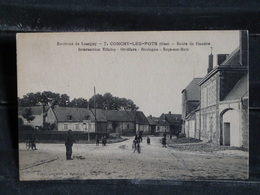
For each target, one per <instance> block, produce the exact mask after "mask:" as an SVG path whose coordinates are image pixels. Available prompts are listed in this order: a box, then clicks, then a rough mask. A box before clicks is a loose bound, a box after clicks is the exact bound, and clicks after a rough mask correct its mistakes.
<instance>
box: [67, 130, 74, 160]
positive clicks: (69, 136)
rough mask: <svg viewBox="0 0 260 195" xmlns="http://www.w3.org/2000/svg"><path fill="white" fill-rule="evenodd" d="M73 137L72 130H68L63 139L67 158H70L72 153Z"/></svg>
mask: <svg viewBox="0 0 260 195" xmlns="http://www.w3.org/2000/svg"><path fill="white" fill-rule="evenodd" d="M73 142H74V140H73V137H72V131H71V130H69V131H68V134H67V136H66V140H65V146H66V159H67V160H72V158H71V155H72V146H73Z"/></svg>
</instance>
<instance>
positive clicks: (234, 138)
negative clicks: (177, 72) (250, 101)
mask: <svg viewBox="0 0 260 195" xmlns="http://www.w3.org/2000/svg"><path fill="white" fill-rule="evenodd" d="M226 109H232V110H228V111H226V112H225V113H224V114H223V120H222V123H221V128H222V132H223V129H224V128H223V125H224V123H225V122H228V123H230V137H231V139H230V145H231V146H236V147H242V146H243V147H244V148H248V147H249V123H248V121H249V120H248V107H247V105H246V106H245V107H243V104H242V103H241V101H240V100H234V101H227V102H221V103H220V105H219V110H220V112H222V111H225V110H226Z"/></svg>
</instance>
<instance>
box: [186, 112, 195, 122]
mask: <svg viewBox="0 0 260 195" xmlns="http://www.w3.org/2000/svg"><path fill="white" fill-rule="evenodd" d="M195 119H196V115H195V112H191V113H189V114H188V115H187V116H186V120H188V121H190V120H195Z"/></svg>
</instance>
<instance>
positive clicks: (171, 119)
mask: <svg viewBox="0 0 260 195" xmlns="http://www.w3.org/2000/svg"><path fill="white" fill-rule="evenodd" d="M181 117H182V115H181V114H172V113H171V112H169V113H168V114H164V113H163V114H162V115H161V116H160V118H159V119H160V121H162V124H164V123H165V124H167V126H166V132H169V133H177V132H181V127H182V119H181ZM168 126H169V127H168Z"/></svg>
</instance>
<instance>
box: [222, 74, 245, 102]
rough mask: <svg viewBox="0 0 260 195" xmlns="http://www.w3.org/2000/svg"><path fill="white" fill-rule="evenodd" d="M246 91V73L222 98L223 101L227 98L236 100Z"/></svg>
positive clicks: (227, 99)
mask: <svg viewBox="0 0 260 195" xmlns="http://www.w3.org/2000/svg"><path fill="white" fill-rule="evenodd" d="M247 93H248V74H246V75H245V76H244V77H242V78H241V79H240V80H239V81H238V82H237V84H236V85H235V86H234V87H233V89H232V90H231V91H230V92H229V94H228V95H227V96H226V97H225V98H224V101H229V100H237V99H240V98H242V97H244V96H246V95H247Z"/></svg>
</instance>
